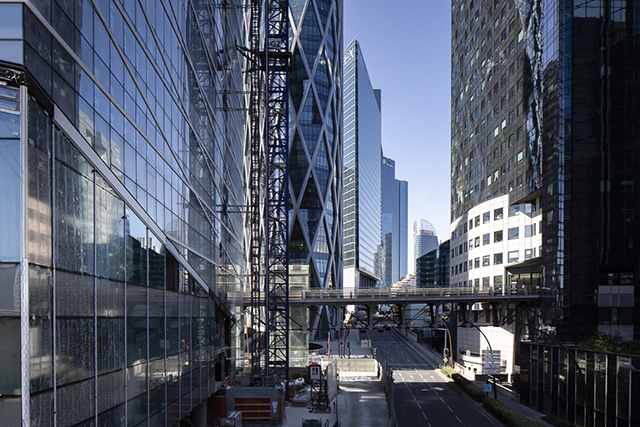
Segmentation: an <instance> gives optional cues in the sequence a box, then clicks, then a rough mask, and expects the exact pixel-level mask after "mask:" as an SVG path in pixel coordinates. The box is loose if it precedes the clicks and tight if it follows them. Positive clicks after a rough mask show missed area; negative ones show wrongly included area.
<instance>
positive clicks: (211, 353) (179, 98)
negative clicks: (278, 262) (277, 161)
mask: <svg viewBox="0 0 640 427" xmlns="http://www.w3.org/2000/svg"><path fill="white" fill-rule="evenodd" d="M244 19H245V18H244V16H243V11H242V10H241V9H238V8H223V9H217V8H213V5H212V4H211V3H210V2H201V1H192V2H178V3H177V2H171V3H169V2H167V1H150V2H135V1H124V2H121V1H118V0H111V1H110V0H104V1H98V2H94V1H88V0H84V1H83V0H78V1H57V0H56V1H51V0H42V1H37V2H27V3H25V4H22V3H20V4H11V3H2V4H0V183H1V184H0V199H1V200H2V203H1V204H0V217H1V218H2V220H1V221H0V241H2V245H0V337H1V341H2V348H1V349H0V360H1V361H2V364H1V365H0V414H2V418H3V420H2V423H3V424H5V425H38V426H53V425H57V426H75V425H78V426H80V425H82V426H93V425H99V426H122V425H128V426H134V425H151V426H165V425H166V426H172V425H176V424H177V423H178V422H179V421H180V420H182V419H185V418H187V417H190V416H191V415H192V414H193V413H194V412H196V413H199V414H200V415H202V413H203V411H205V412H206V405H205V404H204V401H205V399H206V398H207V397H208V396H210V395H211V394H213V393H214V392H215V391H216V390H218V389H220V388H223V387H224V380H225V378H226V377H227V376H228V374H229V373H230V372H232V371H233V370H234V369H235V362H234V361H235V360H237V357H238V355H237V354H236V353H234V352H232V351H230V350H228V349H229V348H239V347H241V343H240V341H239V339H238V337H237V334H236V332H237V331H236V330H235V329H233V328H232V327H231V324H232V322H231V312H242V309H241V306H240V305H239V304H238V301H234V300H231V299H230V298H229V297H230V292H231V291H237V290H240V289H241V284H242V281H243V280H244V279H243V277H244V275H245V272H244V258H245V257H244V251H243V243H242V238H243V237H242V236H243V227H244V224H243V218H242V215H241V214H240V213H236V212H238V211H239V209H226V207H227V206H242V205H244V204H245V200H244V188H243V179H242V178H243V175H244V174H243V167H244V166H243V164H244V157H243V144H244V138H245V134H246V131H245V124H244V123H245V121H246V120H245V117H244V115H245V112H244V111H246V106H245V103H244V96H243V95H242V93H243V91H244V85H243V80H244V78H245V77H244V76H243V74H242V70H241V65H242V64H243V59H242V57H241V56H239V55H238V53H237V49H236V45H244V44H245V40H244V34H243V28H244Z"/></svg>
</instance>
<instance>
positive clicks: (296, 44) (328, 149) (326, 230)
mask: <svg viewBox="0 0 640 427" xmlns="http://www.w3.org/2000/svg"><path fill="white" fill-rule="evenodd" d="M289 7H290V10H291V13H290V15H289V16H290V17H291V19H292V21H291V23H290V33H291V40H292V42H291V44H290V48H291V50H292V53H293V56H292V59H291V65H290V68H289V69H290V71H291V75H290V78H289V91H290V94H291V98H290V99H291V102H290V121H289V128H290V129H289V135H290V138H291V144H290V148H289V200H290V215H289V218H290V220H289V226H290V237H289V241H290V244H289V257H290V264H291V265H299V266H306V267H305V268H308V273H309V283H308V286H310V287H312V288H321V289H327V288H339V287H341V286H342V221H341V218H340V212H341V209H342V128H341V126H342V97H341V96H342V48H343V47H342V0H290V6H289ZM319 310H320V311H319V312H316V313H312V318H311V319H310V322H311V323H310V329H311V330H313V331H315V332H317V331H318V330H319V329H320V330H322V331H324V332H325V333H326V331H327V329H328V325H327V322H332V321H333V320H332V319H333V317H334V313H332V312H330V310H329V308H327V307H321V308H320V309H319Z"/></svg>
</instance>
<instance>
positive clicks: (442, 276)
mask: <svg viewBox="0 0 640 427" xmlns="http://www.w3.org/2000/svg"><path fill="white" fill-rule="evenodd" d="M449 248H450V247H449V240H447V241H446V242H442V243H440V246H438V249H434V250H432V251H431V252H428V253H426V254H424V255H422V256H421V257H418V258H417V259H416V287H417V288H442V287H446V286H449Z"/></svg>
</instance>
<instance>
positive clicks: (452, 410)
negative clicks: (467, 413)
mask: <svg viewBox="0 0 640 427" xmlns="http://www.w3.org/2000/svg"><path fill="white" fill-rule="evenodd" d="M443 402H444V400H443ZM447 408H449V410H450V411H451V413H452V414H453V409H451V406H449V405H447Z"/></svg>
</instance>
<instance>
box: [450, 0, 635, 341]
mask: <svg viewBox="0 0 640 427" xmlns="http://www.w3.org/2000/svg"><path fill="white" fill-rule="evenodd" d="M639 9H640V2H638V1H635V0H634V1H624V2H619V1H607V2H604V1H603V2H582V1H558V0H543V1H533V0H526V1H515V2H514V1H506V0H492V1H484V2H475V4H473V6H472V5H471V4H470V3H469V2H464V1H460V0H458V1H454V2H452V37H453V40H452V50H453V56H452V82H451V85H452V87H451V89H452V99H451V102H452V117H451V120H452V141H451V144H452V176H453V178H452V182H451V194H452V196H451V197H452V199H451V209H452V214H451V219H452V223H455V226H454V227H453V228H452V231H456V233H454V234H452V236H454V235H455V237H456V238H460V240H459V241H458V242H455V243H454V242H453V240H452V247H456V246H458V245H459V244H463V242H466V241H468V240H469V239H470V238H471V236H468V235H467V227H466V226H464V227H462V226H463V225H464V224H462V223H460V224H457V223H458V222H459V221H458V219H460V218H463V217H464V215H466V213H467V212H468V211H469V210H470V209H471V208H473V207H475V206H479V205H480V204H483V203H487V202H489V201H491V200H492V199H495V198H497V197H499V196H502V195H505V196H507V197H508V199H509V209H511V207H521V206H524V207H527V206H529V208H530V210H529V212H528V213H527V212H524V213H525V214H528V215H529V216H532V215H534V214H536V215H539V216H540V220H539V221H536V222H535V223H533V224H531V225H530V227H532V229H533V230H535V225H538V233H542V238H541V245H540V247H539V248H538V247H530V248H528V250H529V251H535V250H536V249H537V250H538V255H534V258H533V259H532V260H529V263H528V265H522V266H520V267H523V268H526V270H527V274H529V273H530V274H536V275H538V276H539V277H541V280H542V282H541V286H542V289H543V290H544V291H545V292H546V293H547V295H548V300H547V301H546V302H544V304H543V312H542V314H543V317H544V319H545V322H547V323H550V324H552V325H553V327H554V328H555V329H554V330H555V331H556V332H557V335H558V337H559V338H561V339H562V340H569V341H576V340H579V339H580V337H582V336H586V335H590V334H593V333H595V332H597V331H601V332H606V333H612V334H615V333H620V334H621V335H622V336H623V337H624V338H627V339H631V338H636V339H637V338H639V337H640V330H639V329H640V328H637V327H634V324H636V325H637V324H638V322H639V321H640V310H639V309H638V307H636V306H635V305H636V304H635V302H634V301H637V295H638V292H640V277H639V272H638V268H637V264H638V259H639V256H640V250H639V246H638V244H637V242H638V241H639V239H640V227H639V226H638V225H637V223H638V221H637V218H638V212H639V211H640V205H639V204H638V200H637V197H635V196H634V194H636V191H635V182H636V181H638V179H640V175H639V174H640V169H639V168H638V167H637V166H636V161H635V159H636V158H638V153H637V152H638V146H639V144H638V135H637V132H636V130H635V129H636V128H637V117H638V111H639V110H638V109H639V108H640V107H639V106H638V105H637V102H635V101H634V100H635V99H637V98H638V96H639V95H640V75H638V73H637V72H635V71H634V70H636V69H637V67H638V65H640V64H639V61H640V57H639V55H638V49H639V47H638V46H640V45H639V44H638V34H637V29H638V26H639V25H640V22H639V21H638V19H639V18H638V13H637V12H638V10H639ZM487 207H489V206H487ZM478 210H485V209H478ZM486 210H489V209H486ZM505 212H506V211H505ZM467 219H471V218H467ZM463 222H464V221H463ZM454 228H455V230H454ZM469 228H470V227H469ZM525 231H526V230H525ZM505 232H506V230H505ZM533 234H535V231H534V232H533ZM533 253H534V254H535V252H533ZM464 256H466V255H463V258H464ZM463 262H464V259H463ZM456 263H457V261H456V260H453V259H452V265H453V264H456ZM452 280H453V279H452Z"/></svg>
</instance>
